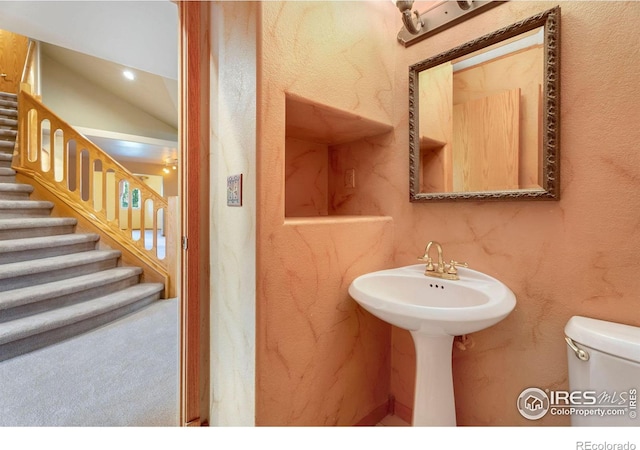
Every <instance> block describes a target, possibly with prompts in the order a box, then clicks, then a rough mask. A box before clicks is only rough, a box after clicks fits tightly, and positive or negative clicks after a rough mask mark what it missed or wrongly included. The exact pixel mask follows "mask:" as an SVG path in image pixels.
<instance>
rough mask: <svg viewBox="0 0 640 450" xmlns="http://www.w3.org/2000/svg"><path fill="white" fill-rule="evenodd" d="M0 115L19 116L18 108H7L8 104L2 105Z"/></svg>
mask: <svg viewBox="0 0 640 450" xmlns="http://www.w3.org/2000/svg"><path fill="white" fill-rule="evenodd" d="M0 116H4V117H18V110H17V109H15V108H7V107H6V106H5V107H3V106H0Z"/></svg>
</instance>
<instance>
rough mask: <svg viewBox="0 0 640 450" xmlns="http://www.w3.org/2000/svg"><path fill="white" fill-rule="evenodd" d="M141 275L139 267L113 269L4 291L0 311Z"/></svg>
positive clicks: (0, 296)
mask: <svg viewBox="0 0 640 450" xmlns="http://www.w3.org/2000/svg"><path fill="white" fill-rule="evenodd" d="M141 274H142V269H141V268H139V267H115V268H113V269H109V270H103V271H100V272H96V273H90V274H87V275H81V276H78V277H73V278H67V279H65V280H59V281H52V282H49V283H44V284H40V285H37V286H28V287H24V288H20V289H14V290H11V291H6V292H3V293H2V294H1V295H0V311H3V310H5V311H6V310H8V309H10V308H16V307H20V306H25V305H28V304H32V303H37V302H41V301H45V300H48V299H50V298H53V297H61V296H70V295H72V294H76V293H78V292H81V291H86V290H90V289H94V288H96V287H100V286H104V285H106V284H109V283H115V282H118V281H122V280H125V279H127V278H129V277H133V276H140V275H141Z"/></svg>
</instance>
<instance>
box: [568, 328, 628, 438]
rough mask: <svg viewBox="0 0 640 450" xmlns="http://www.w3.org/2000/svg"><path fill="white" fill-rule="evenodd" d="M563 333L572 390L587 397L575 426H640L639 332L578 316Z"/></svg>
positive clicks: (582, 398)
mask: <svg viewBox="0 0 640 450" xmlns="http://www.w3.org/2000/svg"><path fill="white" fill-rule="evenodd" d="M564 332H565V335H566V341H567V345H568V347H567V351H568V352H567V353H568V358H569V361H568V362H569V390H570V391H571V392H575V391H581V393H582V395H580V393H579V394H575V395H577V397H576V398H578V399H579V400H578V402H577V403H580V404H579V405H577V406H576V409H575V411H576V412H574V413H573V414H572V415H571V425H573V426H640V418H638V417H637V415H638V413H640V404H639V400H640V399H639V397H640V395H639V392H640V328H639V327H633V326H629V325H622V324H619V323H613V322H606V321H604V320H597V319H591V318H588V317H580V316H574V317H572V318H571V319H569V322H567V325H566V326H565V329H564ZM585 392H586V393H585ZM594 399H595V402H594ZM594 403H595V404H594ZM598 408H599V409H600V411H603V412H602V414H603V415H593V414H590V413H593V412H594V411H593V410H594V409H598ZM578 411H579V412H578ZM598 414H600V413H598Z"/></svg>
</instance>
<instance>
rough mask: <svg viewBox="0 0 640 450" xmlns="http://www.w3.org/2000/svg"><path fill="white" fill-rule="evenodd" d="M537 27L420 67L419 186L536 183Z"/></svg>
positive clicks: (456, 188)
mask: <svg viewBox="0 0 640 450" xmlns="http://www.w3.org/2000/svg"><path fill="white" fill-rule="evenodd" d="M543 58H544V36H543V29H542V28H538V29H536V30H533V31H530V32H528V33H524V34H522V35H520V36H517V37H515V38H512V39H510V40H507V41H504V42H501V43H499V44H497V45H494V46H492V47H488V48H486V49H483V50H481V51H478V52H475V53H473V54H470V55H465V56H464V57H462V58H458V59H456V60H452V61H448V62H445V63H443V64H441V65H439V66H436V67H433V68H431V69H428V70H424V71H422V72H420V74H419V87H420V91H419V96H420V100H419V102H420V110H419V111H420V113H419V130H420V151H421V174H420V179H421V181H422V182H421V186H420V189H421V191H422V192H475V191H499V190H513V189H532V188H540V187H541V186H542V170H541V167H542V164H541V155H542V143H541V139H540V127H541V124H542V106H541V101H542V82H543V80H542V77H543V73H544V71H543V70H542V68H543V66H544V59H543Z"/></svg>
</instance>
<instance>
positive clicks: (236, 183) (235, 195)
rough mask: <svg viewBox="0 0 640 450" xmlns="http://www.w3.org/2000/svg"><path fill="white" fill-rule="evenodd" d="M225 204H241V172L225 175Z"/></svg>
mask: <svg viewBox="0 0 640 450" xmlns="http://www.w3.org/2000/svg"><path fill="white" fill-rule="evenodd" d="M227 206H242V174H239V175H231V176H229V177H227Z"/></svg>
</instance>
